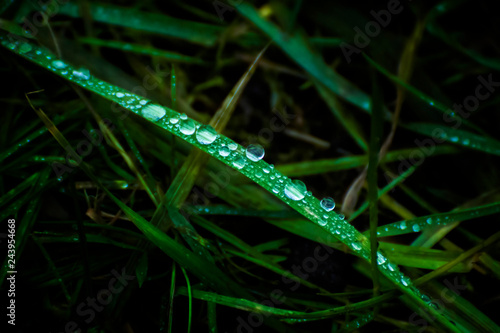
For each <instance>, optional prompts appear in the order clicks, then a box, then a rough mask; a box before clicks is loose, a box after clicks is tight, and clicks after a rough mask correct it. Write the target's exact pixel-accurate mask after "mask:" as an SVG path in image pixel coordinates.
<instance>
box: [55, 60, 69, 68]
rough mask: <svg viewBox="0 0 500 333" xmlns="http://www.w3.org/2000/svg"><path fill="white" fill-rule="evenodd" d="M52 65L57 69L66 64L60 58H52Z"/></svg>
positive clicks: (64, 66)
mask: <svg viewBox="0 0 500 333" xmlns="http://www.w3.org/2000/svg"><path fill="white" fill-rule="evenodd" d="M52 66H54V67H55V68H58V69H63V68H66V67H67V66H68V65H66V64H65V63H64V61H62V60H54V61H52Z"/></svg>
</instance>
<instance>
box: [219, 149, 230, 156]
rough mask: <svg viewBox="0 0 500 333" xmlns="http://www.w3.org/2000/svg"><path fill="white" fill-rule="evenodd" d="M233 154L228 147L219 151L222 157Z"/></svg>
mask: <svg viewBox="0 0 500 333" xmlns="http://www.w3.org/2000/svg"><path fill="white" fill-rule="evenodd" d="M230 153H231V151H230V150H229V148H228V147H222V148H221V149H219V155H220V156H224V157H226V156H228V155H229V154H230Z"/></svg>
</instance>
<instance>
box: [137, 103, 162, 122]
mask: <svg viewBox="0 0 500 333" xmlns="http://www.w3.org/2000/svg"><path fill="white" fill-rule="evenodd" d="M165 113H166V112H165V109H164V108H163V107H162V106H161V105H157V104H150V105H148V106H146V107H145V108H144V109H142V111H141V114H142V116H143V117H144V118H146V119H148V120H151V121H157V120H158V119H160V118H162V117H164V116H165Z"/></svg>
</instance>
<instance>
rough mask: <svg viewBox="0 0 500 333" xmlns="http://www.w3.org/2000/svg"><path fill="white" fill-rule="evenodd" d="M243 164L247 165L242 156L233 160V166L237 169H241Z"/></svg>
mask: <svg viewBox="0 0 500 333" xmlns="http://www.w3.org/2000/svg"><path fill="white" fill-rule="evenodd" d="M245 164H247V161H246V160H245V158H244V157H243V156H240V155H238V156H236V157H235V158H234V160H233V165H234V166H235V167H236V168H238V169H242V168H243V167H244V166H245Z"/></svg>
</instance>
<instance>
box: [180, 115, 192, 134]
mask: <svg viewBox="0 0 500 333" xmlns="http://www.w3.org/2000/svg"><path fill="white" fill-rule="evenodd" d="M181 118H182V116H181ZM195 130H196V124H195V123H194V121H193V119H189V118H187V119H186V120H184V121H182V122H181V124H180V126H179V131H181V133H182V134H185V135H191V134H193V133H194V131H195Z"/></svg>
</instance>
